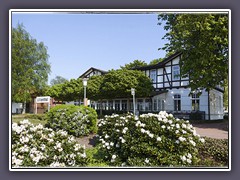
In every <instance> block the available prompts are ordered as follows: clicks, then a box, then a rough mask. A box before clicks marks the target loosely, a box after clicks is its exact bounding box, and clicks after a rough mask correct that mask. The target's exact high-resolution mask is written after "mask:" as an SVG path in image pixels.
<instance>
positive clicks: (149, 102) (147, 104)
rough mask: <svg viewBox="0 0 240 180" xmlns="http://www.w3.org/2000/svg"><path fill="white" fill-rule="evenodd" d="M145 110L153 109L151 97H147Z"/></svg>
mask: <svg viewBox="0 0 240 180" xmlns="http://www.w3.org/2000/svg"><path fill="white" fill-rule="evenodd" d="M145 110H146V111H151V110H152V103H151V101H150V99H145Z"/></svg>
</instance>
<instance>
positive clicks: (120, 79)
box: [100, 69, 153, 99]
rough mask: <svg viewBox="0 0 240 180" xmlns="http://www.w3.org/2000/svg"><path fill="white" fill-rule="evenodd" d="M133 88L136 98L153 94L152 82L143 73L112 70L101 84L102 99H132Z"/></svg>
mask: <svg viewBox="0 0 240 180" xmlns="http://www.w3.org/2000/svg"><path fill="white" fill-rule="evenodd" d="M131 88H135V89H136V97H146V96H149V95H150V93H151V92H152V89H153V87H152V83H151V80H150V79H149V78H148V77H147V76H145V74H144V73H143V72H141V71H137V70H125V69H120V70H111V71H109V72H108V73H107V74H106V75H104V79H103V82H102V84H101V87H100V89H101V93H102V97H103V98H106V99H109V98H122V97H125V98H126V97H127V98H130V97H131V96H132V95H131Z"/></svg>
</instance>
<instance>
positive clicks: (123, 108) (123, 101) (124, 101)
mask: <svg viewBox="0 0 240 180" xmlns="http://www.w3.org/2000/svg"><path fill="white" fill-rule="evenodd" d="M122 110H123V111H127V100H122Z"/></svg>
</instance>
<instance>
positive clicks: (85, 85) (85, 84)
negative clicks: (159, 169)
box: [83, 78, 87, 106]
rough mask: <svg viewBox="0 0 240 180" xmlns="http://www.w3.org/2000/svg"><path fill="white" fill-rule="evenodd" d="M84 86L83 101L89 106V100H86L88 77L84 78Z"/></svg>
mask: <svg viewBox="0 0 240 180" xmlns="http://www.w3.org/2000/svg"><path fill="white" fill-rule="evenodd" d="M83 87H84V99H83V102H84V106H87V101H86V94H87V92H86V91H87V90H86V87H87V78H83Z"/></svg>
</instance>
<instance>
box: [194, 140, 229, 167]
mask: <svg viewBox="0 0 240 180" xmlns="http://www.w3.org/2000/svg"><path fill="white" fill-rule="evenodd" d="M205 140H206V141H205V144H204V146H199V148H198V149H199V155H200V158H201V161H200V162H199V165H200V166H203V165H205V166H206V165H207V166H228V160H229V159H228V140H227V139H213V138H205Z"/></svg>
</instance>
